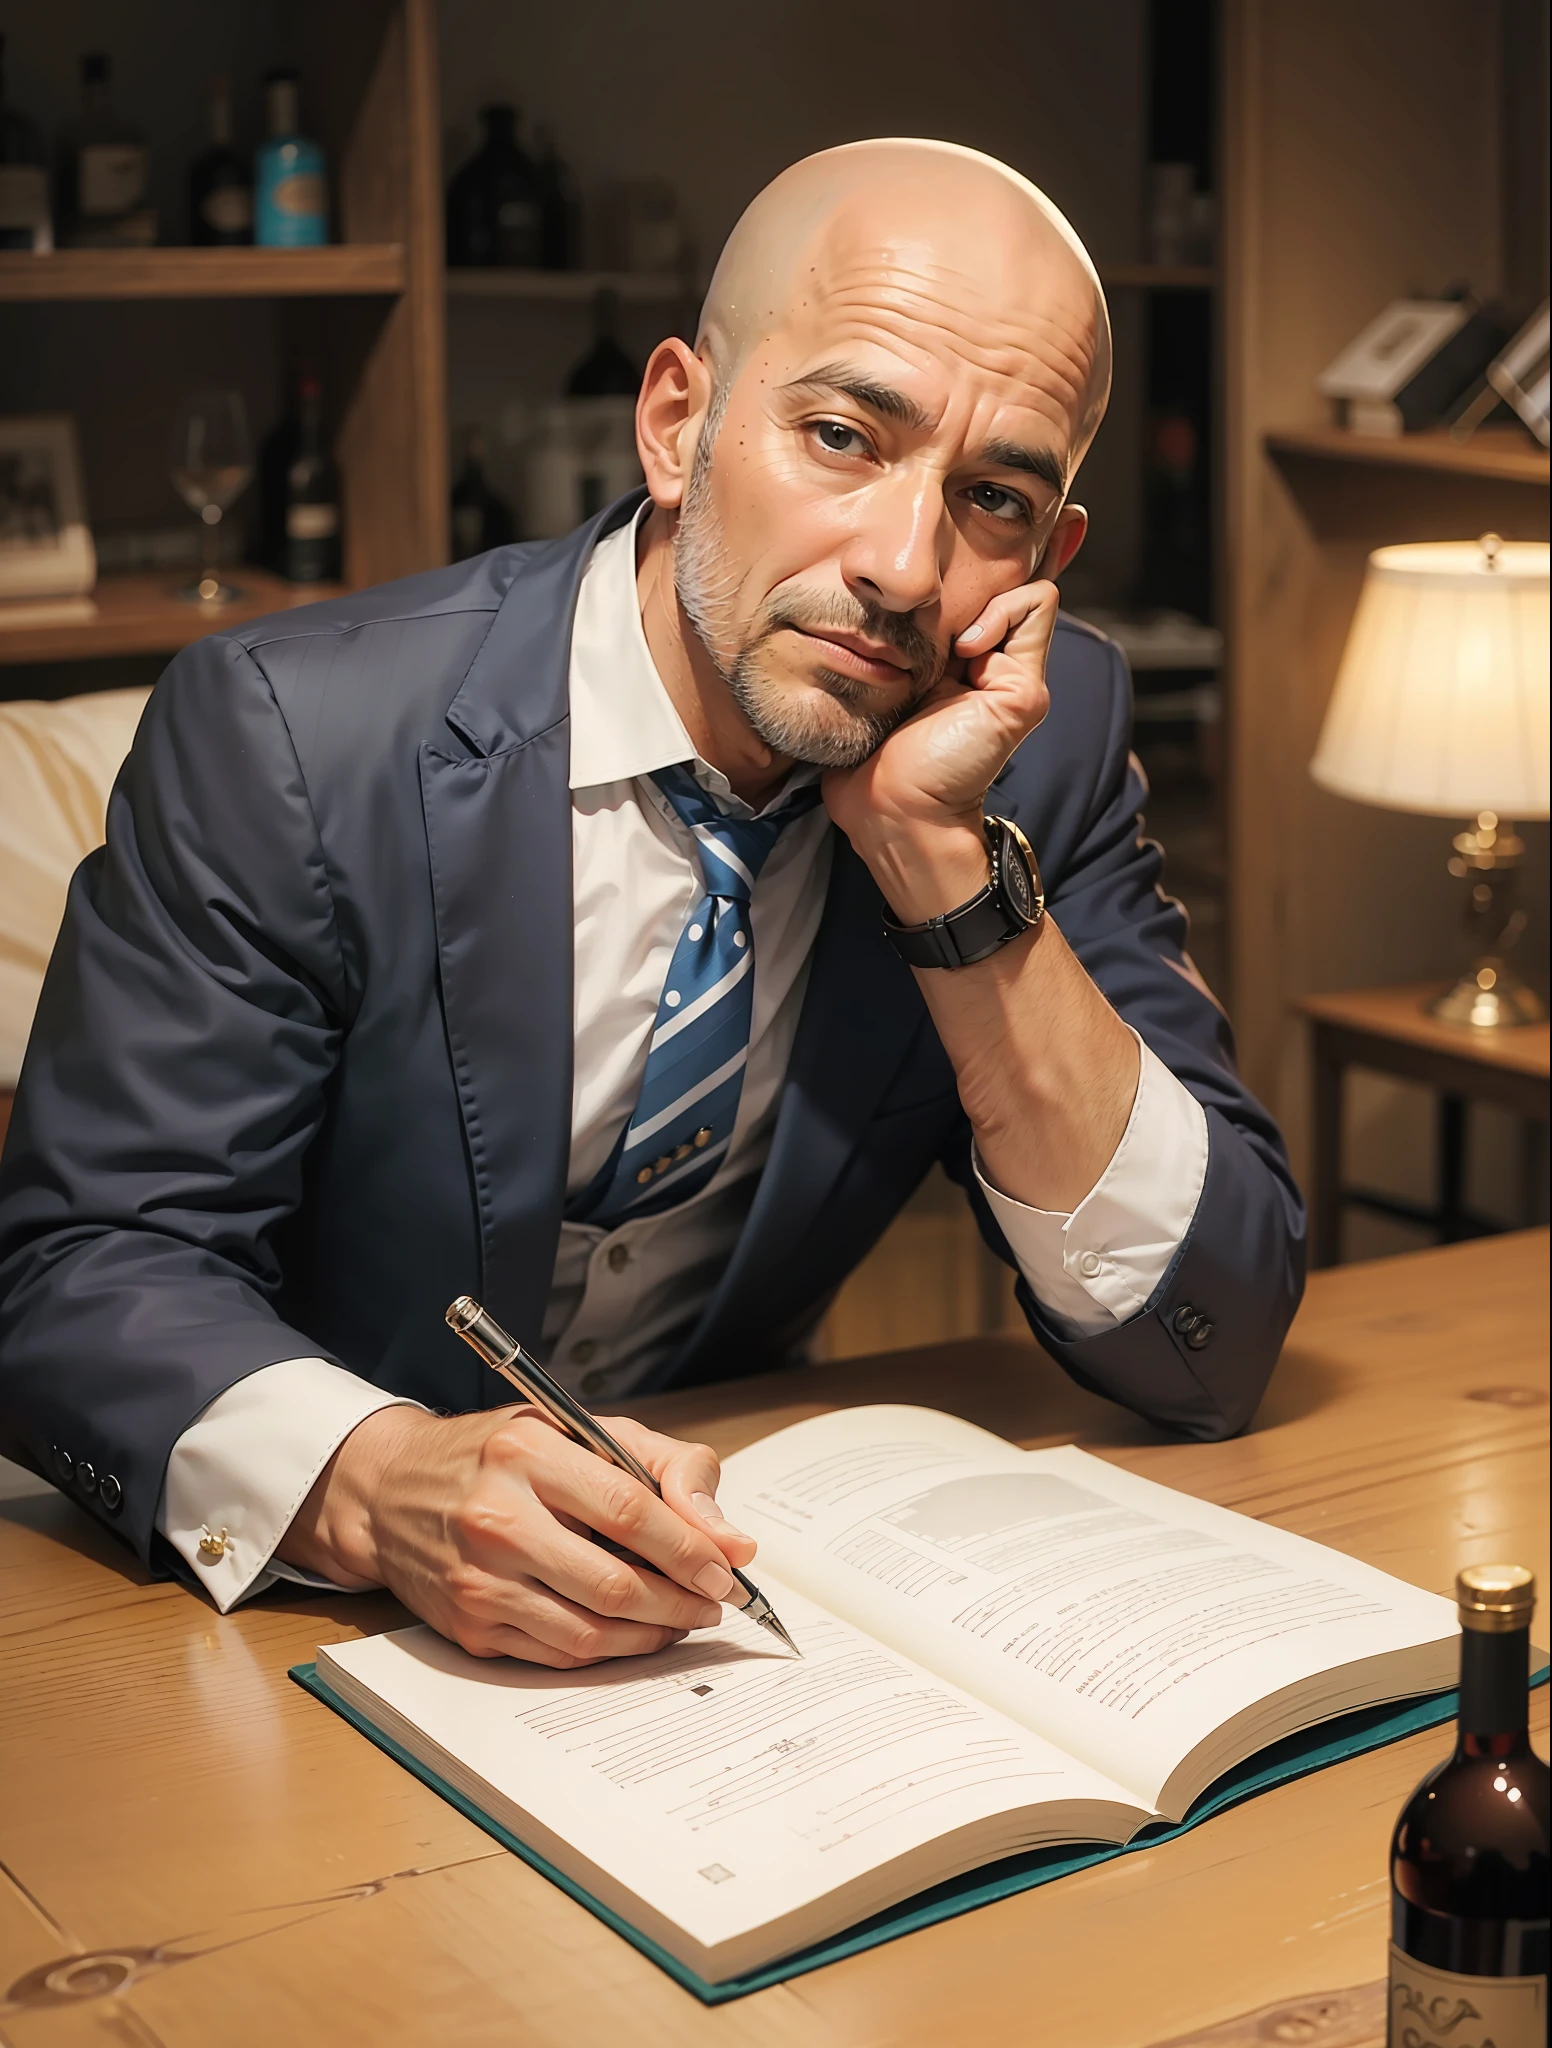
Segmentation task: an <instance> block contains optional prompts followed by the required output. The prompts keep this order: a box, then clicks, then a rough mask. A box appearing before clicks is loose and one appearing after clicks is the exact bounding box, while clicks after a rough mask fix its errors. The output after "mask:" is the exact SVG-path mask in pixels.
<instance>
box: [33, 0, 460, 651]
mask: <svg viewBox="0 0 1552 2048" xmlns="http://www.w3.org/2000/svg"><path fill="white" fill-rule="evenodd" d="M292 48H293V49H294V50H299V54H300V56H301V61H302V66H303V70H304V74H305V76H306V77H307V79H308V80H309V82H310V90H309V98H308V109H309V112H308V124H309V127H310V128H311V129H312V130H313V132H315V133H316V134H317V135H318V137H319V139H320V140H321V141H322V142H323V144H324V146H325V148H326V150H327V152H328V158H329V165H330V176H331V181H332V184H333V189H334V197H335V213H336V221H337V232H338V235H339V240H338V241H337V242H336V243H334V244H332V245H331V246H329V247H327V248H322V249H185V248H156V249H108V250H88V249H74V250H65V251H61V252H58V253H56V254H53V255H48V256H33V255H30V254H19V253H15V252H4V253H0V412H4V411H7V410H14V409H15V408H14V405H12V404H8V402H7V391H6V386H7V381H8V380H7V376H6V364H7V360H8V359H10V360H14V361H20V360H21V359H22V357H23V354H24V352H25V350H26V349H27V348H28V347H30V346H36V345H37V344H36V342H35V340H34V335H35V332H36V330H35V329H29V328H28V327H27V326H26V325H25V323H26V322H27V321H29V320H33V321H36V320H37V319H38V318H39V317H41V315H40V313H39V312H38V311H37V310H31V309H42V308H47V307H49V306H51V305H66V306H68V305H69V304H71V303H72V302H73V303H76V304H80V305H82V306H83V307H84V306H85V305H87V304H93V305H99V306H100V305H104V304H108V305H110V306H119V307H123V306H126V305H128V304H129V303H131V302H135V301H155V300H206V301H209V300H220V299H234V300H250V301H251V300H270V301H274V302H277V304H278V307H279V317H278V320H277V321H276V323H275V333H276V339H277V348H278V352H279V357H280V360H281V362H283V363H285V362H293V361H296V360H298V359H305V360H308V361H311V362H313V363H315V364H316V365H317V366H318V368H319V370H320V372H321V375H322V379H323V387H324V391H325V394H326V400H327V402H328V404H329V411H330V414H331V415H332V417H331V418H330V419H329V420H328V426H329V429H330V431H331V432H332V436H333V441H334V450H335V455H336V458H337V460H338V463H339V468H340V475H341V497H342V501H343V503H342V512H343V518H344V530H345V585H344V586H343V587H346V588H349V587H356V586H360V585H364V584H369V583H379V582H384V581H387V580H388V579H390V578H392V577H395V576H403V575H408V574H412V573H413V572H414V571H416V570H420V569H426V568H431V567H434V566H435V565H436V564H438V563H440V562H444V561H446V559H447V398H446V376H445V368H444V362H445V319H446V309H445V304H444V298H443V290H442V174H441V160H440V131H441V116H440V108H439V101H438V62H437V60H438V47H437V28H436V15H435V0H331V4H330V5H329V6H328V7H326V8H314V9H312V10H311V11H310V13H309V14H308V15H307V16H306V17H305V18H304V19H303V20H302V21H301V25H300V32H299V37H298V40H297V43H296V44H293V45H292ZM65 317H67V318H71V319H74V318H76V317H79V316H76V315H74V314H67V315H66V316H65ZM97 317H98V318H99V319H101V320H104V321H107V320H111V319H112V318H113V317H114V315H113V314H112V313H111V312H108V313H103V314H100V315H98V316H97ZM7 322H9V323H13V324H12V325H11V326H10V327H9V328H7V326H6V325H5V324H3V323H7ZM17 323H20V324H17ZM176 341H177V337H176V335H175V334H174V333H173V332H172V330H169V346H176ZM142 346H143V344H142ZM122 373H123V385H124V391H123V400H122V404H123V409H124V413H125V415H126V416H132V414H133V411H134V407H135V404H136V389H135V378H136V358H135V357H134V356H128V357H126V359H125V361H124V362H123V364H122ZM202 373H203V366H202V365H198V364H191V366H190V375H191V377H193V376H196V375H199V374H202ZM94 454H95V455H97V456H98V457H99V459H111V455H110V456H109V457H104V456H103V451H102V450H101V449H100V448H99V449H88V450H87V468H88V472H89V473H90V469H91V465H92V460H93V456H94ZM232 575H233V578H234V580H236V581H238V582H240V583H241V584H242V585H243V586H244V588H245V590H246V593H247V595H246V596H245V597H244V599H243V600H242V601H241V602H240V603H239V604H235V605H231V606H228V607H225V608H223V609H222V610H221V611H220V612H219V613H215V612H211V613H206V612H202V611H200V610H199V609H197V608H196V607H194V606H191V605H188V604H185V603H183V602H182V601H180V600H179V599H178V598H177V597H176V596H174V595H173V594H172V592H173V590H174V589H175V586H176V584H177V581H178V576H177V572H175V571H173V572H166V571H164V572H161V573H159V574H156V575H136V576H118V577H105V578H104V579H103V580H102V582H101V583H100V585H99V587H98V589H97V590H96V591H95V592H94V593H93V595H92V597H91V598H90V599H89V600H77V601H74V602H58V603H46V604H42V603H40V604H38V605H34V606H31V607H25V608H24V607H13V608H10V609H9V612H8V614H7V615H6V616H3V617H0V666H16V665H18V664H23V663H34V662H47V661H65V660H76V659H81V658H93V657H106V656H115V655H128V654H159V653H171V652H173V651H175V650H176V649H177V648H179V647H181V646H183V645H185V644H186V643H187V642H188V641H190V640H193V639H196V638H198V637H199V636H200V635H201V634H202V633H205V632H210V631H213V630H216V629H217V628H218V627H220V626H224V625H227V624H234V623H238V622H240V621H241V620H244V619H247V618H252V617H256V616H259V615H260V614H262V613H264V612H268V611H276V610H280V609H284V608H285V607H287V606H290V605H295V604H305V603H310V602H312V601H314V600H315V599H317V598H318V597H320V596H324V595H328V594H329V593H328V592H327V591H325V590H322V589H320V588H319V587H318V586H316V585H314V586H307V587H299V586H295V585H291V584H287V583H283V582H281V581H279V580H278V579H277V578H275V577H273V576H270V575H267V574H265V573H264V572H262V571H259V570H255V569H250V568H248V567H246V566H243V567H241V568H239V569H237V570H235V571H233V572H232Z"/></svg>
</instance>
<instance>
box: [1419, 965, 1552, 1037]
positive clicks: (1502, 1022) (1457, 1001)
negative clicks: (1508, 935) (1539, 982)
mask: <svg viewBox="0 0 1552 2048" xmlns="http://www.w3.org/2000/svg"><path fill="white" fill-rule="evenodd" d="M1428 1014H1429V1016H1430V1017H1438V1018H1441V1019H1442V1020H1443V1021H1444V1022H1445V1023H1446V1024H1470V1025H1473V1026H1474V1027H1475V1028H1476V1029H1477V1030H1479V1031H1502V1030H1505V1029H1507V1028H1508V1027H1509V1026H1510V1025H1514V1024H1542V1023H1545V1021H1546V1015H1547V1012H1546V1005H1545V1004H1544V1003H1543V1002H1542V1000H1541V998H1540V997H1539V996H1538V995H1537V994H1536V991H1535V990H1534V989H1533V988H1527V987H1526V985H1525V983H1524V982H1523V981H1521V979H1520V977H1519V976H1518V975H1517V974H1516V973H1515V972H1514V970H1513V968H1512V967H1505V966H1504V964H1503V962H1502V961H1501V960H1481V961H1478V963H1477V965H1476V966H1475V967H1474V968H1473V969H1472V971H1471V972H1470V973H1469V974H1463V975H1462V976H1461V977H1460V980H1459V981H1457V982H1456V984H1455V986H1454V987H1453V988H1447V989H1446V990H1445V991H1444V993H1443V995H1442V996H1435V997H1434V999H1433V1001H1432V1002H1431V1003H1430V1004H1429V1005H1428Z"/></svg>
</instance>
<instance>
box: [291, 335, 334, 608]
mask: <svg viewBox="0 0 1552 2048" xmlns="http://www.w3.org/2000/svg"><path fill="white" fill-rule="evenodd" d="M280 569H281V574H282V575H283V576H285V577H286V578H287V579H288V580H289V581H290V582H292V583H332V582H334V581H336V580H337V579H338V576H339V573H340V512H339V476H338V474H337V472H336V470H335V467H334V464H333V462H332V461H331V460H330V457H329V454H328V451H327V449H326V448H325V447H324V444H323V391H322V387H321V386H320V384H319V382H318V379H317V377H316V376H315V375H314V374H313V372H312V371H311V370H307V371H304V372H303V374H302V379H301V383H300V385H299V387H298V390H297V421H296V446H295V451H294V453H293V454H292V456H291V459H290V461H289V463H288V464H287V465H286V514H285V539H284V542H283V544H282V553H281V565H280Z"/></svg>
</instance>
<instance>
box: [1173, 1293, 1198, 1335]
mask: <svg viewBox="0 0 1552 2048" xmlns="http://www.w3.org/2000/svg"><path fill="white" fill-rule="evenodd" d="M1196 1315H1197V1312H1196V1309H1195V1308H1194V1307H1193V1305H1192V1304H1191V1303H1190V1302H1189V1301H1188V1302H1186V1303H1184V1304H1183V1305H1182V1306H1181V1307H1180V1308H1177V1309H1176V1310H1175V1314H1174V1318H1173V1321H1174V1326H1175V1332H1176V1335H1177V1336H1181V1337H1186V1336H1189V1335H1190V1333H1191V1327H1192V1325H1193V1324H1194V1323H1195V1321H1196Z"/></svg>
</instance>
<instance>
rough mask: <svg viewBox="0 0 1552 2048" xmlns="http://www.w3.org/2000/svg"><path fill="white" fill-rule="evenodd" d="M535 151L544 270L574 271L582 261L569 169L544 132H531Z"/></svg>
mask: <svg viewBox="0 0 1552 2048" xmlns="http://www.w3.org/2000/svg"><path fill="white" fill-rule="evenodd" d="M534 142H535V144H536V145H537V147H538V151H539V162H538V177H539V209H540V216H541V222H542V240H543V245H544V249H543V253H544V267H545V269H546V270H575V269H576V267H577V265H578V264H579V263H580V262H581V260H582V200H581V196H580V194H579V192H578V190H577V181H576V178H575V177H574V176H573V174H572V170H571V166H570V165H569V164H568V163H567V162H566V160H565V158H564V157H563V156H562V155H561V154H560V152H559V151H558V150H557V149H556V147H555V138H554V136H553V135H552V134H551V133H550V131H549V129H548V128H542V127H541V128H536V129H535V130H534Z"/></svg>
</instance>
